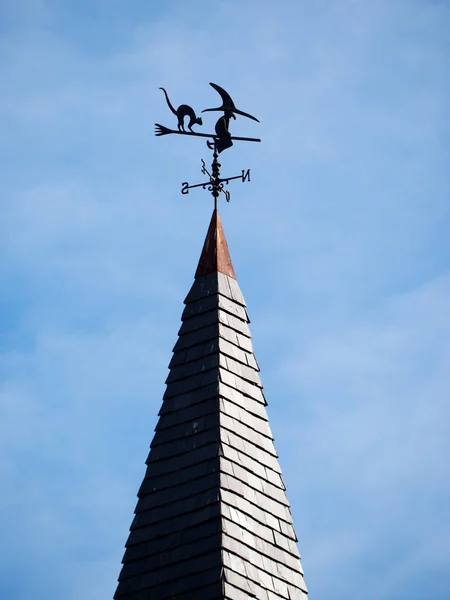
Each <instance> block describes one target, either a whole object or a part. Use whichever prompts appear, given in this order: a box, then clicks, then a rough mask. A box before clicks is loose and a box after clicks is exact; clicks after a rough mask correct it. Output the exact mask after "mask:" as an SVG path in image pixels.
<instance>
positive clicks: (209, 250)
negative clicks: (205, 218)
mask: <svg viewBox="0 0 450 600" xmlns="http://www.w3.org/2000/svg"><path fill="white" fill-rule="evenodd" d="M210 273H223V274H224V275H228V276H229V277H232V278H233V279H236V275H235V273H234V269H233V264H232V262H231V257H230V252H229V250H228V244H227V240H226V238H225V233H224V231H223V227H222V221H221V220H220V215H219V211H218V210H217V209H214V212H213V214H212V217H211V222H210V224H209V228H208V233H207V234H206V238H205V243H204V244H203V250H202V253H201V256H200V260H199V261H198V266H197V271H196V272H195V279H198V278H199V277H203V276H204V275H209V274H210Z"/></svg>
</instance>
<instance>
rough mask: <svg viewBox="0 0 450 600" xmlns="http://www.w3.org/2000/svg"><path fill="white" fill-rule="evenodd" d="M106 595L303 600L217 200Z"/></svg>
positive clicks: (120, 599)
mask: <svg viewBox="0 0 450 600" xmlns="http://www.w3.org/2000/svg"><path fill="white" fill-rule="evenodd" d="M185 305H186V306H185V308H184V311H183V314H182V325H181V328H180V330H179V332H178V340H177V342H176V344H175V347H174V349H173V357H172V360H171V362H170V365H169V368H170V373H169V376H168V377H167V380H166V383H167V389H166V391H165V394H164V397H163V403H162V406H161V410H160V412H159V421H158V424H157V426H156V431H155V435H154V438H153V441H152V443H151V449H150V454H149V456H148V459H147V471H146V474H145V477H144V480H143V482H142V485H141V487H140V489H139V492H138V503H137V506H136V510H135V517H134V520H133V522H132V524H131V528H130V535H129V538H128V541H127V543H126V551H125V555H124V557H123V561H122V562H123V567H122V570H121V573H120V576H119V585H118V587H117V590H116V593H115V596H114V598H115V599H116V600H173V599H180V600H181V599H182V600H243V599H249V598H253V599H255V598H257V599H258V600H306V598H307V590H306V587H305V584H304V581H303V571H302V568H301V565H300V561H299V554H298V550H297V546H296V540H297V538H296V536H295V533H294V529H293V524H292V517H291V512H290V509H289V503H288V501H287V498H286V494H285V487H284V484H283V481H282V479H281V469H280V466H279V464H278V455H277V453H276V451H275V447H274V444H273V436H272V433H271V430H270V427H269V423H268V418H267V413H266V409H265V406H266V400H265V398H264V394H263V391H262V384H261V380H260V377H259V367H258V363H257V362H256V358H255V355H254V352H253V348H252V343H251V335H250V331H249V328H248V322H249V319H248V315H247V311H246V304H245V301H244V298H243V296H242V293H241V290H240V288H239V285H238V283H237V281H236V278H235V274H234V270H233V266H232V264H231V259H230V255H229V252H228V246H227V243H226V239H225V235H224V232H223V228H222V225H221V222H220V217H219V215H218V213H217V211H216V210H215V211H214V213H213V216H212V219H211V223H210V226H209V229H208V233H207V236H206V240H205V243H204V246H203V251H202V254H201V257H200V261H199V264H198V267H197V271H196V274H195V281H194V283H193V285H192V287H191V289H190V291H189V293H188V295H187V297H186V299H185Z"/></svg>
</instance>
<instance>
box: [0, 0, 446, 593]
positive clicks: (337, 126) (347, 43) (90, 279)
mask: <svg viewBox="0 0 450 600" xmlns="http://www.w3.org/2000/svg"><path fill="white" fill-rule="evenodd" d="M449 31H450V6H449V4H448V3H447V2H445V1H437V0H434V1H431V0H429V1H425V0H397V1H396V2H392V1H388V0H367V1H363V0H360V1H358V0H334V1H332V0H318V1H317V2H306V1H303V0H297V1H290V0H284V1H282V2H278V3H272V2H268V1H266V0H258V1H257V2H256V1H252V0H241V1H240V2H238V1H237V0H218V1H216V2H206V1H204V0H190V2H182V1H181V0H179V1H172V0H166V1H165V2H144V1H143V0H141V1H139V0H133V1H131V2H118V1H116V0H114V1H112V0H109V1H106V0H103V1H100V0H91V1H90V2H87V1H83V0H79V1H78V2H70V1H66V2H63V1H62V0H53V1H51V0H16V1H15V2H12V1H9V2H8V1H5V2H3V3H1V5H0V76H1V81H2V94H1V97H0V120H1V128H2V136H1V138H0V176H1V181H2V194H1V200H0V202H1V219H0V282H1V294H0V305H1V311H0V352H1V354H0V386H1V387H0V414H1V418H0V475H1V481H2V494H1V501H0V515H1V521H2V525H1V529H2V541H3V543H2V545H1V549H0V553H1V555H0V564H1V567H0V568H1V573H0V598H2V599H3V598H5V600H6V599H9V598H11V599H14V600H25V598H27V599H28V598H30V597H33V598H34V599H35V600H59V599H60V598H61V597H62V596H64V598H65V599H66V600H80V599H81V598H82V599H83V600H98V599H99V598H111V597H112V594H113V591H114V589H115V585H116V578H117V575H118V573H119V569H120V560H121V557H122V554H123V545H124V543H125V540H126V537H127V531H128V527H129V525H130V523H131V519H132V512H133V509H134V505H135V494H136V492H137V489H138V487H139V484H140V481H141V479H142V477H143V474H144V461H145V458H146V455H147V451H148V445H149V443H150V441H151V438H152V436H153V428H154V426H155V423H156V416H157V411H158V410H159V406H160V402H161V397H162V394H163V391H164V380H165V377H166V373H167V370H166V369H167V364H168V362H169V360H170V357H171V348H172V346H173V344H174V342H175V340H176V333H177V330H178V326H179V318H180V315H181V311H182V300H183V298H184V296H185V294H186V293H187V291H188V289H189V287H190V285H191V282H192V279H193V274H194V271H195V267H196V263H197V260H198V256H199V253H200V249H201V246H202V243H203V239H204V235H205V233H206V229H207V225H208V222H209V218H210V213H211V199H210V197H208V195H207V194H205V193H203V192H201V191H195V192H192V193H191V194H190V195H189V196H182V195H181V194H180V187H181V182H182V181H186V180H187V181H189V182H197V181H200V177H201V174H200V170H199V169H200V159H201V158H205V159H207V160H208V159H209V156H208V153H207V149H206V147H205V145H204V142H203V141H202V140H195V139H194V140H192V139H178V138H176V139H173V138H155V137H154V136H153V128H154V123H155V121H156V122H162V123H167V124H168V125H172V121H173V117H172V115H170V113H169V112H168V110H167V107H166V105H165V103H164V99H163V96H162V93H161V92H160V90H159V89H158V88H159V86H164V87H165V88H166V89H167V90H168V91H169V94H170V96H171V98H172V100H173V102H174V103H175V104H181V103H188V104H192V106H194V107H195V108H196V110H197V111H199V110H201V109H202V108H205V107H207V106H213V105H215V103H216V102H217V94H216V93H215V92H214V91H213V90H212V89H211V88H210V87H209V85H208V82H209V81H214V82H217V83H218V84H219V85H221V86H223V87H224V88H225V89H227V90H228V91H229V92H230V93H231V95H232V96H233V98H234V100H235V101H236V104H237V105H238V106H239V107H241V108H242V109H243V110H247V111H249V112H251V113H252V114H255V115H256V116H257V117H258V118H259V119H260V121H261V124H260V125H259V124H257V123H254V122H251V121H249V120H244V119H238V120H237V121H236V122H233V131H234V133H235V134H237V135H250V136H257V137H261V138H263V143H262V144H260V145H256V144H255V145H251V144H246V145H238V144H236V145H235V146H234V147H233V149H231V150H229V151H227V152H225V153H224V154H223V155H222V156H223V159H222V165H223V168H222V172H223V173H224V174H229V175H234V174H238V173H240V172H241V169H243V168H251V170H252V182H251V183H245V184H242V183H239V182H236V183H234V185H233V186H232V190H231V191H232V201H231V203H230V204H225V203H223V205H222V207H221V215H222V221H223V224H224V228H225V231H226V234H227V238H228V243H229V246H230V250H231V254H232V257H233V262H234V267H235V270H236V272H237V276H238V281H239V283H240V286H241V288H242V290H243V292H244V295H245V297H246V300H247V304H248V310H249V314H250V317H251V319H252V324H251V328H252V332H253V336H254V346H255V350H256V355H257V358H258V361H259V363H260V365H261V369H262V373H261V375H262V379H263V382H264V384H265V390H266V396H267V398H268V401H269V407H268V408H269V416H270V419H271V425H272V429H273V432H274V435H275V438H276V445H277V449H278V452H279V454H280V463H281V466H282V468H283V471H284V478H285V482H286V484H287V489H288V497H289V499H290V502H291V504H292V511H293V515H294V520H295V525H296V530H297V534H298V537H299V540H300V543H299V546H300V551H301V553H302V555H303V564H304V568H305V578H306V582H307V584H308V586H309V589H310V594H311V598H313V599H314V600H326V599H329V598H333V600H341V599H342V600H343V599H344V598H345V600H348V599H349V598H351V599H360V598H364V599H365V600H419V599H420V600H423V599H424V598H426V600H444V599H445V600H446V599H448V598H449V597H450V576H449V572H450V570H449V567H450V550H449V546H450V502H449V496H450V494H449V491H450V490H449V488H450V478H449V468H448V456H449V453H450V442H449V434H450V431H449V430H450V408H449V397H450V393H449V392H450V370H449V364H450V336H449V334H450V317H449V310H448V307H449V305H450V269H449V260H450V242H449V241H448V231H449V226H450V202H449V192H450V180H449V179H450V177H449V173H448V164H449V111H448V106H450V98H449V96H450V94H449V91H450V82H449V75H448V73H449V72H450V68H449V67H450V64H449V63H450V59H449V56H450V52H449V51H450V35H449ZM213 123H214V117H213V116H211V115H210V117H205V126H209V127H211V125H212V124H213Z"/></svg>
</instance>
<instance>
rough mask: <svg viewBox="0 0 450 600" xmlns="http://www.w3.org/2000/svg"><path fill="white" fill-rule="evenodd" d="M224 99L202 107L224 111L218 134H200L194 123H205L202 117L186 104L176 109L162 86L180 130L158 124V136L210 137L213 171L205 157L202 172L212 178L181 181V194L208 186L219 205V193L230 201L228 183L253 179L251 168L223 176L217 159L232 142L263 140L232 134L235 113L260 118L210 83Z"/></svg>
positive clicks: (216, 129) (156, 131)
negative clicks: (199, 180)
mask: <svg viewBox="0 0 450 600" xmlns="http://www.w3.org/2000/svg"><path fill="white" fill-rule="evenodd" d="M209 85H210V86H212V87H213V88H214V89H215V90H216V91H217V92H218V93H219V94H220V97H221V98H222V105H221V106H218V107H217V108H205V110H202V113H205V112H213V111H217V112H222V113H223V115H222V116H221V117H219V119H218V121H217V123H216V126H215V133H198V132H197V131H194V130H193V129H192V128H193V127H194V125H203V120H202V118H201V117H197V115H196V113H195V110H194V109H193V108H192V107H191V106H189V105H187V104H181V105H180V106H179V107H178V108H177V109H175V108H174V107H173V106H172V103H171V102H170V100H169V96H168V94H167V92H166V90H165V89H164V88H159V89H160V90H162V91H163V92H164V95H165V97H166V102H167V105H168V106H169V108H170V110H171V111H172V112H173V114H174V115H175V116H176V117H177V119H178V123H177V129H169V128H168V127H165V126H164V125H160V124H159V123H155V135H157V136H161V135H168V134H171V133H175V134H178V135H190V136H196V137H203V138H208V140H207V142H206V144H207V146H208V148H209V149H210V150H213V162H212V165H211V172H209V171H208V170H207V168H206V163H205V161H204V160H203V159H202V173H203V174H204V175H208V177H209V181H206V182H205V183H197V184H195V185H189V184H188V182H187V181H185V182H183V183H182V188H181V193H182V194H189V190H190V189H192V188H196V187H202V188H203V189H208V190H209V191H210V192H211V194H212V196H213V198H214V207H215V208H217V199H218V197H219V194H220V193H221V192H222V193H223V194H224V195H225V198H226V200H227V202H229V201H230V192H229V191H228V190H226V189H225V187H224V186H225V185H228V183H229V182H230V181H231V180H233V179H241V181H242V182H244V181H250V169H247V170H245V169H243V170H242V173H241V175H236V176H235V177H223V178H221V177H220V167H221V165H220V163H219V161H218V157H219V154H220V153H221V152H223V151H224V150H226V149H227V148H231V146H232V145H233V141H241V142H260V141H261V140H260V139H257V138H249V137H237V136H232V135H231V133H230V130H229V127H230V119H236V115H241V116H242V117H247V118H248V119H252V120H253V121H257V122H258V123H259V121H258V119H257V118H256V117H254V116H252V115H250V114H249V113H246V112H244V111H242V110H239V109H238V108H236V106H235V104H234V102H233V100H232V99H231V96H230V95H229V94H228V93H227V92H226V91H225V90H224V89H223V88H221V87H220V86H219V85H216V84H215V83H210V84H209ZM186 117H187V118H188V123H187V128H188V130H189V131H186V129H185V123H186V121H185V119H186Z"/></svg>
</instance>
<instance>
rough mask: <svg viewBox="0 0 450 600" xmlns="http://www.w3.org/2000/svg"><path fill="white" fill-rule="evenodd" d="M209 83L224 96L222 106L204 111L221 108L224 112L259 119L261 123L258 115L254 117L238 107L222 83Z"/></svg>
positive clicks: (254, 119)
mask: <svg viewBox="0 0 450 600" xmlns="http://www.w3.org/2000/svg"><path fill="white" fill-rule="evenodd" d="M209 85H210V86H211V87H213V88H214V89H215V90H216V92H218V93H219V94H220V96H221V98H222V106H219V107H217V108H205V110H202V113H204V112H210V111H215V110H220V111H223V112H230V113H232V114H237V115H242V116H243V117H248V118H249V119H253V121H257V122H258V123H259V120H258V119H257V118H256V117H253V116H252V115H249V114H248V113H246V112H243V111H242V110H239V109H238V108H236V106H235V105H234V102H233V100H232V99H231V96H230V94H229V93H228V92H226V91H225V90H224V89H223V88H221V87H220V85H217V84H215V83H210V84H209Z"/></svg>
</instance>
